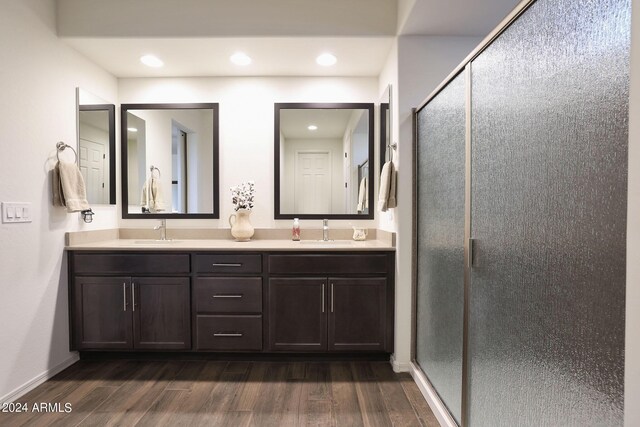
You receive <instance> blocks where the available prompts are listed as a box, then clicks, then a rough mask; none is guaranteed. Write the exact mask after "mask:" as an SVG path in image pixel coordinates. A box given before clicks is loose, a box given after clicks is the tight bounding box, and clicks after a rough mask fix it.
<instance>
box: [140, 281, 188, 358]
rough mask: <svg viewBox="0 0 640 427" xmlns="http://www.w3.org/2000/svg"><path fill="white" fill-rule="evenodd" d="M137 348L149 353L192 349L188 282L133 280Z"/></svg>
mask: <svg viewBox="0 0 640 427" xmlns="http://www.w3.org/2000/svg"><path fill="white" fill-rule="evenodd" d="M131 286H132V289H133V292H132V294H133V301H132V310H133V323H134V324H133V331H134V347H135V348H137V349H150V350H174V349H190V348H191V309H190V302H189V279H188V278H184V277H179V278H176V277H163V278H156V277H145V278H134V279H133V280H132V283H131Z"/></svg>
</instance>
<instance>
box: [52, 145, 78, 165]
mask: <svg viewBox="0 0 640 427" xmlns="http://www.w3.org/2000/svg"><path fill="white" fill-rule="evenodd" d="M67 147H68V148H71V151H73V155H74V156H75V161H74V163H78V153H76V150H75V149H74V148H73V147H72V146H70V145H69V144H65V143H64V142H62V141H60V142H58V143H57V144H56V158H57V159H58V161H60V152H61V151H64V149H65V148H67Z"/></svg>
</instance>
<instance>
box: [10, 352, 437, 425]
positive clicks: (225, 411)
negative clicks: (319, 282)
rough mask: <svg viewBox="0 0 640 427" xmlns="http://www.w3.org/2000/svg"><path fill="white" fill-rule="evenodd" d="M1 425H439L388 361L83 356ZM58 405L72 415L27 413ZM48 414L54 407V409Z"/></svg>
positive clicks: (407, 380)
mask: <svg viewBox="0 0 640 427" xmlns="http://www.w3.org/2000/svg"><path fill="white" fill-rule="evenodd" d="M16 403H26V404H27V407H28V409H29V412H27V413H21V414H15V413H14V414H7V413H0V425H1V426H65V427H67V426H105V425H117V426H200V425H202V426H229V427H242V426H336V427H341V426H347V427H351V426H428V427H431V426H438V425H439V424H438V422H437V420H436V418H435V416H434V415H433V413H432V412H431V410H430V409H429V406H428V405H427V403H426V402H425V400H424V398H423V397H422V395H421V394H420V391H419V390H418V387H417V386H416V384H415V383H414V382H413V380H412V379H411V376H409V375H408V374H396V373H394V372H393V371H392V370H391V366H390V365H389V363H387V362H222V361H176V360H172V361H132V360H121V361H90V360H86V361H80V362H78V363H76V364H75V365H73V366H71V367H70V368H68V369H66V370H65V371H63V372H61V373H60V374H58V375H57V376H55V377H54V378H52V379H51V380H49V381H47V382H45V383H44V384H42V385H40V386H39V387H37V388H35V389H34V390H32V391H31V392H29V393H28V394H26V395H25V396H23V397H21V398H19V399H17V400H16ZM40 403H51V404H55V403H59V404H60V407H61V409H62V410H64V405H65V404H66V403H69V404H71V408H72V410H71V412H69V413H65V412H48V413H38V412H32V408H33V405H34V404H40ZM49 409H50V410H51V409H53V410H56V409H57V408H55V406H54V407H51V408H49Z"/></svg>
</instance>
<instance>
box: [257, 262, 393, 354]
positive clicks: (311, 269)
mask: <svg viewBox="0 0 640 427" xmlns="http://www.w3.org/2000/svg"><path fill="white" fill-rule="evenodd" d="M268 268H269V273H270V276H269V291H268V292H269V298H268V305H269V322H268V323H269V349H270V350H271V351H299V352H305V351H308V352H312V351H329V352H360V351H368V352H369V351H372V352H391V351H393V313H394V311H393V301H394V299H393V289H394V287H393V277H394V258H393V253H311V254H310V253H303V254H300V253H297V254H291V253H281V254H272V255H269V260H268ZM323 273H324V274H323Z"/></svg>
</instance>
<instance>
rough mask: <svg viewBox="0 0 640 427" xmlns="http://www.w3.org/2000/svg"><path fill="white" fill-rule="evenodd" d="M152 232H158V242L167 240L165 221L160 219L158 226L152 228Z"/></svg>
mask: <svg viewBox="0 0 640 427" xmlns="http://www.w3.org/2000/svg"><path fill="white" fill-rule="evenodd" d="M153 229H154V230H160V239H159V240H167V220H166V219H161V220H160V225H156V226H155V227H153Z"/></svg>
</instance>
